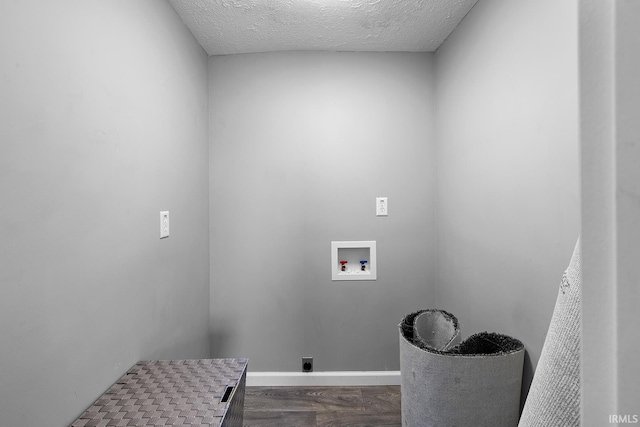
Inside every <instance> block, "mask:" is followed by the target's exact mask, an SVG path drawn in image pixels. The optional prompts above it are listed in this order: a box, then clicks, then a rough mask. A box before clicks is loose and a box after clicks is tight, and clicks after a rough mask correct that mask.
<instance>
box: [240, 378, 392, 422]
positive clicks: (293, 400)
mask: <svg viewBox="0 0 640 427" xmlns="http://www.w3.org/2000/svg"><path fill="white" fill-rule="evenodd" d="M244 405H245V410H244V427H274V426H283V427H284V426H286V427H289V426H294V427H341V426H344V427H347V426H348V427H360V426H369V427H371V426H375V427H399V426H400V425H401V413H400V387H399V386H369V387H247V388H246V391H245V403H244Z"/></svg>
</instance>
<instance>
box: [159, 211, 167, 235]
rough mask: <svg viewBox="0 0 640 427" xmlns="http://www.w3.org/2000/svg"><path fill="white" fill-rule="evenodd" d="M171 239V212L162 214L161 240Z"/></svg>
mask: <svg viewBox="0 0 640 427" xmlns="http://www.w3.org/2000/svg"><path fill="white" fill-rule="evenodd" d="M165 237H169V211H162V212H160V238H161V239H164V238H165Z"/></svg>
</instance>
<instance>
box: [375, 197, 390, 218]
mask: <svg viewBox="0 0 640 427" xmlns="http://www.w3.org/2000/svg"><path fill="white" fill-rule="evenodd" d="M387 215H389V204H388V201H387V198H386V197H376V216H387Z"/></svg>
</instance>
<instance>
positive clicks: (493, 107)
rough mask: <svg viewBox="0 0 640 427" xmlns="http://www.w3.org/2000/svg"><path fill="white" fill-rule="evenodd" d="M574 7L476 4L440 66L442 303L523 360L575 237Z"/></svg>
mask: <svg viewBox="0 0 640 427" xmlns="http://www.w3.org/2000/svg"><path fill="white" fill-rule="evenodd" d="M576 37H577V9H576V2H574V1H561V2H556V1H553V0H545V1H544V2H540V1H536V2H504V1H480V2H478V3H477V4H476V6H475V7H474V8H473V9H472V10H471V12H470V13H469V14H468V15H467V16H466V18H465V19H464V20H463V21H462V23H461V25H460V26H458V28H457V29H456V30H455V31H454V33H453V34H452V35H451V36H450V37H449V38H448V39H447V40H446V42H445V43H444V44H443V45H442V46H441V47H440V48H439V50H438V52H437V54H436V74H437V84H436V87H437V113H436V114H437V141H438V145H437V197H436V208H437V215H436V217H437V227H436V230H437V249H436V253H437V258H438V259H437V265H438V267H437V287H436V300H437V302H438V305H439V306H440V307H442V308H444V309H448V310H451V311H452V312H454V313H457V314H459V317H460V320H461V321H462V323H463V333H464V334H466V335H468V334H470V333H473V332H477V331H484V330H490V331H498V332H503V333H507V334H512V335H513V336H515V337H518V338H520V339H521V340H522V341H523V342H524V344H525V346H526V348H527V357H528V358H527V360H526V365H525V381H524V388H525V389H528V386H529V383H530V380H531V376H532V374H533V368H534V367H535V365H536V364H537V361H538V358H539V356H540V351H541V349H542V344H543V342H544V339H545V334H546V332H547V328H548V326H549V321H550V319H551V314H552V311H553V307H554V304H555V299H556V295H557V292H558V287H559V283H560V279H561V277H562V273H563V271H564V269H565V268H566V266H567V264H568V262H569V259H570V257H571V254H572V250H573V246H574V245H575V242H576V240H577V238H578V235H579V233H580V200H579V168H578V160H579V154H578V153H579V146H578V142H579V140H578V95H577V94H578V71H577V38H576Z"/></svg>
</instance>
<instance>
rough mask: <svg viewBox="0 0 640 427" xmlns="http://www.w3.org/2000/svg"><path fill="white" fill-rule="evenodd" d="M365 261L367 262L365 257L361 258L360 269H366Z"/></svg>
mask: <svg viewBox="0 0 640 427" xmlns="http://www.w3.org/2000/svg"><path fill="white" fill-rule="evenodd" d="M366 263H367V260H366V259H363V260H362V261H360V271H367V267H365V264H366Z"/></svg>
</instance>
